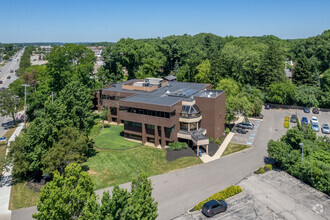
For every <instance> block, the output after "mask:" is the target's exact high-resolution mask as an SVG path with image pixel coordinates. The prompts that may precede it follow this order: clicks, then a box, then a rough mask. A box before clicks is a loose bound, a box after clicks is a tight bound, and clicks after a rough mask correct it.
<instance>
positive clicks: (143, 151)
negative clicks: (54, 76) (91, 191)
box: [85, 146, 202, 189]
mask: <svg viewBox="0 0 330 220" xmlns="http://www.w3.org/2000/svg"><path fill="white" fill-rule="evenodd" d="M200 163H202V162H201V160H200V159H199V158H197V157H183V158H180V159H177V160H175V161H172V162H168V161H167V160H166V151H165V150H164V149H157V148H154V147H146V146H141V147H138V148H133V149H129V150H126V151H105V150H101V151H98V152H97V154H96V155H95V156H94V157H91V158H89V159H88V161H87V162H86V163H85V165H87V166H88V167H89V170H88V173H89V174H90V175H91V176H92V177H93V178H94V182H95V188H96V189H101V188H105V187H108V186H113V185H116V184H121V183H126V182H130V181H131V178H132V177H135V176H136V174H137V173H139V172H145V173H147V174H148V176H153V175H157V174H162V173H166V172H169V171H171V170H176V169H180V168H184V167H189V166H192V165H195V164H200Z"/></svg>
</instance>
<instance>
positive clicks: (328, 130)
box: [322, 124, 330, 134]
mask: <svg viewBox="0 0 330 220" xmlns="http://www.w3.org/2000/svg"><path fill="white" fill-rule="evenodd" d="M322 133H323V134H330V127H329V125H328V124H323V125H322Z"/></svg>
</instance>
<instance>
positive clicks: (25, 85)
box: [22, 84, 30, 128]
mask: <svg viewBox="0 0 330 220" xmlns="http://www.w3.org/2000/svg"><path fill="white" fill-rule="evenodd" d="M22 86H23V87H24V88H25V89H24V128H26V87H29V86H30V85H28V84H23V85H22Z"/></svg>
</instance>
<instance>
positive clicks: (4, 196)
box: [0, 123, 24, 220]
mask: <svg viewBox="0 0 330 220" xmlns="http://www.w3.org/2000/svg"><path fill="white" fill-rule="evenodd" d="M23 127H24V123H21V124H19V125H18V127H17V128H16V130H15V131H14V133H13V135H12V136H11V137H10V138H9V140H8V146H10V142H12V141H14V140H15V138H16V137H17V136H18V135H19V134H20V132H21V131H22V129H23ZM8 152H9V147H7V150H6V155H7V154H8ZM11 171H12V166H10V167H9V169H8V170H4V171H3V175H2V177H1V180H0V219H1V220H3V219H11V211H10V210H9V209H8V207H9V199H10V191H11V184H12V176H11Z"/></svg>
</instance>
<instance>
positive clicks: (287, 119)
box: [284, 116, 290, 128]
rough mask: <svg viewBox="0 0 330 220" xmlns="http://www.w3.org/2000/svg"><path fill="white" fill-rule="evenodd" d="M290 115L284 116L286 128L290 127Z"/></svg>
mask: <svg viewBox="0 0 330 220" xmlns="http://www.w3.org/2000/svg"><path fill="white" fill-rule="evenodd" d="M289 120H290V117H289V116H286V117H285V118H284V127H285V128H289V127H290V121H289Z"/></svg>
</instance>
